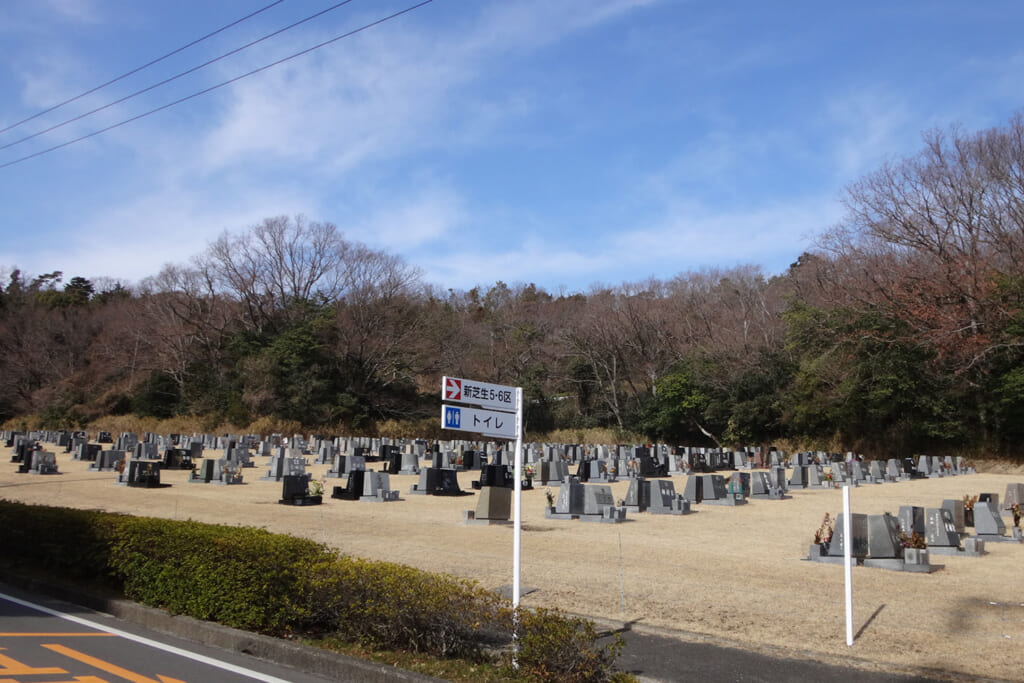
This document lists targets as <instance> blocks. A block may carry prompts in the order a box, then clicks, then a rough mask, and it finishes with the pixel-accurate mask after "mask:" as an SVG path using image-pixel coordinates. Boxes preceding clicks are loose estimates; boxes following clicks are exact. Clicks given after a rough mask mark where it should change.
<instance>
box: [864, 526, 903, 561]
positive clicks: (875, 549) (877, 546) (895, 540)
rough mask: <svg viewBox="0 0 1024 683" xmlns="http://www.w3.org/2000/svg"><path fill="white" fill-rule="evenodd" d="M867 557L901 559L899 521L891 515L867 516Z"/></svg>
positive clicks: (901, 548) (901, 546)
mask: <svg viewBox="0 0 1024 683" xmlns="http://www.w3.org/2000/svg"><path fill="white" fill-rule="evenodd" d="M868 556H869V557H873V558H880V559H884V558H902V557H903V543H902V542H901V541H900V521H899V520H898V519H897V518H895V517H893V516H892V515H868Z"/></svg>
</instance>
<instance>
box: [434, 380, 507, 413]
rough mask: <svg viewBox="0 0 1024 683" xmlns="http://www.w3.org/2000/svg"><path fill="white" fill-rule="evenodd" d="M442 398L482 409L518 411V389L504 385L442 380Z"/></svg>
mask: <svg viewBox="0 0 1024 683" xmlns="http://www.w3.org/2000/svg"><path fill="white" fill-rule="evenodd" d="M441 396H442V398H443V400H445V401H458V402H459V403H470V404H472V405H476V406H480V407H481V408H493V409H495V410H505V411H508V412H510V413H514V412H515V411H516V388H515V387H507V386H505V385H503V384H488V383H486V382H475V381H473V380H471V379H459V378H457V377H442V378H441Z"/></svg>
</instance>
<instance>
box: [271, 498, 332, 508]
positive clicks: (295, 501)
mask: <svg viewBox="0 0 1024 683" xmlns="http://www.w3.org/2000/svg"><path fill="white" fill-rule="evenodd" d="M277 502H278V503H279V504H280V505H294V506H297V507H298V506H302V505H320V504H321V503H323V502H324V497H323V496H297V497H295V498H282V499H281V500H279V501H277Z"/></svg>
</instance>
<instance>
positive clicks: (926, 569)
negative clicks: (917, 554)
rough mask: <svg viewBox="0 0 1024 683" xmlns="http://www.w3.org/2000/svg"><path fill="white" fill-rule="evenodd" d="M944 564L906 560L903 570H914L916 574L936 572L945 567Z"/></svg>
mask: <svg viewBox="0 0 1024 683" xmlns="http://www.w3.org/2000/svg"><path fill="white" fill-rule="evenodd" d="M945 568H946V565H944V564H932V563H930V562H929V563H928V564H914V563H912V562H904V563H903V569H902V571H905V572H913V573H915V574H934V573H935V572H937V571H939V570H940V569H945Z"/></svg>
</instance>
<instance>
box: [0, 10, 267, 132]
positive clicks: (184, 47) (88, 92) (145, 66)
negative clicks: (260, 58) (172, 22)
mask: <svg viewBox="0 0 1024 683" xmlns="http://www.w3.org/2000/svg"><path fill="white" fill-rule="evenodd" d="M282 2H284V0H274V2H272V3H270V4H269V5H267V6H266V7H264V8H262V9H258V10H256V11H255V12H253V13H251V14H247V15H245V16H244V17H242V18H241V19H239V20H237V21H233V22H231V23H230V24H228V25H227V26H221V27H220V28H219V29H217V30H216V31H213V32H212V33H207V34H206V35H205V36H203V37H202V38H196V39H195V40H193V41H192V42H191V43H188V44H187V45H182V46H181V47H179V48H178V49H176V50H172V51H170V52H168V53H167V54H165V55H164V56H163V57H157V58H156V59H154V60H153V61H151V62H147V63H146V64H143V65H142V66H140V67H137V68H135V69H132V70H131V71H129V72H128V73H125V74H121V75H120V76H118V77H117V78H113V79H111V80H109V81H107V82H106V83H103V84H102V85H97V86H96V87H95V88H92V89H91V90H86V91H85V92H84V93H82V94H80V95H75V96H74V97H71V98H69V99H66V100H64V101H63V102H60V103H58V104H55V105H53V106H52V107H50V108H49V109H44V110H42V111H41V112H38V113H36V114H33V115H32V116H29V117H28V118H27V119H22V120H21V121H18V122H17V123H12V124H11V125H9V126H7V127H6V128H0V133H6V132H7V131H9V130H11V129H13V128H17V127H18V126H20V125H21V124H23V123H28V122H29V121H31V120H33V119H37V118H39V117H40V116H42V115H43V114H49V113H50V112H51V111H54V110H56V109H60V108H61V107H63V106H64V105H65V104H71V103H72V102H75V101H77V100H80V99H82V98H83V97H85V96H86V95H91V94H93V93H94V92H96V91H97V90H102V89H103V88H106V87H107V86H108V85H113V84H114V83H117V82H118V81H120V80H124V79H125V78H128V77H129V76H132V75H134V74H137V73H139V72H140V71H142V70H143V69H148V68H149V67H151V66H153V65H154V64H156V63H158V62H162V61H164V60H165V59H167V58H168V57H173V56H174V55H176V54H178V53H179V52H182V51H184V50H187V49H188V48H190V47H192V46H193V45H197V44H199V43H201V42H203V41H204V40H206V39H207V38H212V37H214V36H215V35H217V34H218V33H222V32H224V31H227V30H228V29H229V28H231V27H232V26H237V25H238V24H241V23H242V22H243V21H245V20H246V19H252V18H253V17H255V16H256V15H257V14H260V13H261V12H266V11H267V10H268V9H270V8H271V7H273V6H274V5H280V4H281V3H282Z"/></svg>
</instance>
